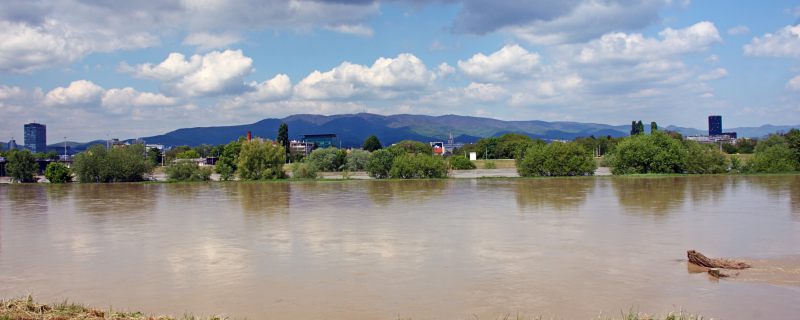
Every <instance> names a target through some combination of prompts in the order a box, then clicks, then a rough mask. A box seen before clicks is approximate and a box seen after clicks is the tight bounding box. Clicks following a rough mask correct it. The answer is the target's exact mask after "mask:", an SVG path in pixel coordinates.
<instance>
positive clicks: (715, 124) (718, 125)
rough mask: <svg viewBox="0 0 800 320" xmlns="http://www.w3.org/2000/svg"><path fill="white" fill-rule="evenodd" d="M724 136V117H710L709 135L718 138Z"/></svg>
mask: <svg viewBox="0 0 800 320" xmlns="http://www.w3.org/2000/svg"><path fill="white" fill-rule="evenodd" d="M721 134H722V116H708V135H709V136H718V135H721Z"/></svg>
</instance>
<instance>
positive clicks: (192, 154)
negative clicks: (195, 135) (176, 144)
mask: <svg viewBox="0 0 800 320" xmlns="http://www.w3.org/2000/svg"><path fill="white" fill-rule="evenodd" d="M175 158H177V159H197V158H200V153H198V152H197V151H196V150H187V151H184V152H181V153H178V154H177V155H175Z"/></svg>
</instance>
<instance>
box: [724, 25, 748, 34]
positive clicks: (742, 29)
mask: <svg viewBox="0 0 800 320" xmlns="http://www.w3.org/2000/svg"><path fill="white" fill-rule="evenodd" d="M748 33H750V28H748V27H747V26H735V27H733V28H730V29H728V34H729V35H732V36H740V35H743V34H748Z"/></svg>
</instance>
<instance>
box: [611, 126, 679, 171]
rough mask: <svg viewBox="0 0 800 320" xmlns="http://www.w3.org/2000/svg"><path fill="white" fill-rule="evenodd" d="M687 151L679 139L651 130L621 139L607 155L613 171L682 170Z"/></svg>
mask: <svg viewBox="0 0 800 320" xmlns="http://www.w3.org/2000/svg"><path fill="white" fill-rule="evenodd" d="M688 155H689V152H688V151H687V150H686V147H685V146H684V145H683V144H681V142H680V141H679V140H676V139H674V138H672V137H671V136H670V135H668V134H665V133H662V132H655V133H653V134H649V135H643V134H642V135H640V134H637V135H632V136H630V137H627V138H625V139H623V140H622V141H621V142H620V143H619V144H617V146H616V147H615V148H614V150H613V151H612V152H610V153H609V154H608V155H607V156H608V160H607V161H608V164H609V165H610V166H611V172H612V173H614V174H635V173H683V172H684V171H685V169H686V158H687V157H688Z"/></svg>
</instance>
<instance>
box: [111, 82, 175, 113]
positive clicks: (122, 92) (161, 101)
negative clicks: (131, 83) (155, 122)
mask: <svg viewBox="0 0 800 320" xmlns="http://www.w3.org/2000/svg"><path fill="white" fill-rule="evenodd" d="M100 101H101V105H102V106H103V107H105V108H106V109H108V110H110V111H112V112H115V113H122V112H124V111H125V110H127V109H129V108H131V107H156V106H171V105H174V104H176V103H177V99H176V98H172V97H167V96H164V95H162V94H158V93H150V92H139V91H137V90H135V89H133V88H131V87H126V88H122V89H109V90H107V91H106V92H105V93H104V94H103V97H102V98H101V100H100Z"/></svg>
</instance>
